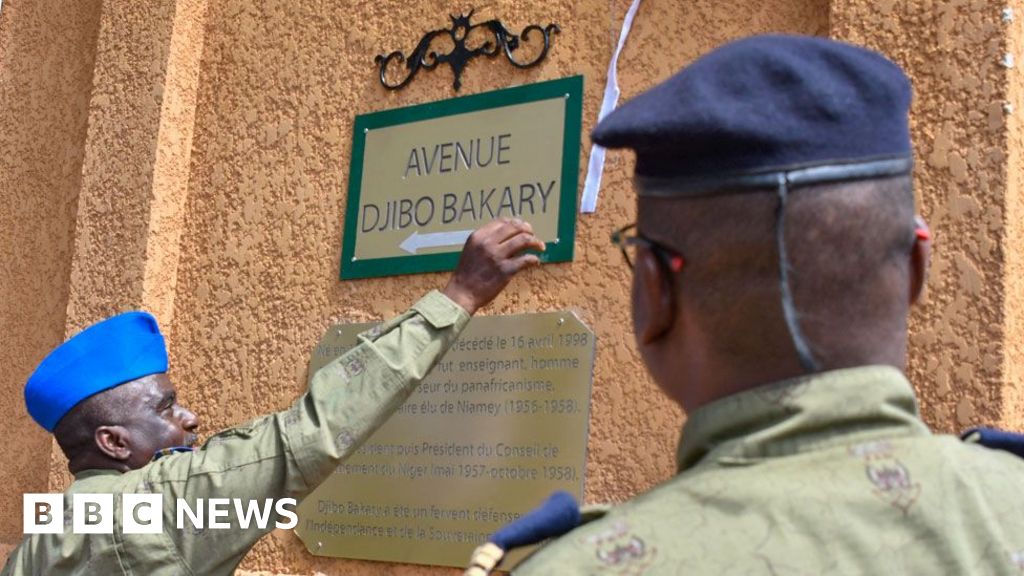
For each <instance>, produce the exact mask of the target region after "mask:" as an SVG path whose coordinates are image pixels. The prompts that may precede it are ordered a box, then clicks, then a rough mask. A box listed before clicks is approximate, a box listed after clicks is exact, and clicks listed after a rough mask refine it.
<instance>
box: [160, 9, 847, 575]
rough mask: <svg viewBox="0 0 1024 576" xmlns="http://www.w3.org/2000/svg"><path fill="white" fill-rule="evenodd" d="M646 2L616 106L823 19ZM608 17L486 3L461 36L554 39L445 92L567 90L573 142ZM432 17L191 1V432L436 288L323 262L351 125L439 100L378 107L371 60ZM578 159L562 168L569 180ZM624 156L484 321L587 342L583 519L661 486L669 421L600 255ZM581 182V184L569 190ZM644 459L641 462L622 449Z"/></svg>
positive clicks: (186, 301) (186, 334)
mask: <svg viewBox="0 0 1024 576" xmlns="http://www.w3.org/2000/svg"><path fill="white" fill-rule="evenodd" d="M748 4H749V3H744V2H695V3H692V5H688V6H687V8H686V9H684V10H681V9H680V7H679V4H678V3H676V2H672V1H669V0H646V1H645V2H644V3H643V5H642V7H641V10H640V13H639V15H638V16H637V20H636V24H635V28H634V31H633V35H632V37H631V38H630V42H629V45H628V47H627V49H626V51H625V52H624V54H623V56H622V60H621V61H620V83H621V86H622V89H623V97H629V96H631V95H633V94H636V93H638V92H639V91H640V90H642V89H643V88H645V87H648V86H650V85H652V84H653V83H655V82H657V81H658V80H660V79H663V78H665V77H667V76H668V75H670V74H671V73H673V72H674V71H675V70H677V69H678V68H679V67H681V66H682V65H683V64H684V63H686V62H688V61H690V60H692V59H693V58H695V57H697V56H698V55H699V54H701V53H703V52H706V51H707V50H709V49H710V48H712V47H714V46H716V45H718V44H720V43H722V42H725V41H727V40H729V39H731V38H734V37H738V36H742V35H745V34H750V33H754V32H760V31H768V30H779V31H790V32H804V33H824V32H825V31H826V30H827V26H828V25H827V6H826V5H825V4H824V3H823V2H792V1H790V2H767V3H763V4H761V5H759V6H758V7H757V8H755V9H753V10H751V8H750V7H749V5H748ZM627 7H628V3H627V2H625V1H616V2H608V1H605V0H598V1H590V2H578V3H576V2H568V1H565V2H554V3H549V2H544V3H541V2H511V1H507V2H496V3H492V4H490V5H488V6H487V7H485V8H483V9H481V11H480V12H479V13H478V14H477V18H479V20H485V19H488V18H492V17H496V18H501V19H502V21H503V22H505V23H506V24H507V25H509V27H510V28H514V29H517V30H518V29H521V28H522V27H523V26H525V25H527V24H530V23H541V24H547V23H548V22H557V23H559V24H560V25H561V26H562V29H563V31H562V33H561V34H559V35H557V36H556V37H555V39H554V45H553V49H552V52H551V55H550V60H549V61H547V62H546V63H545V64H544V65H543V66H541V67H538V68H535V69H531V70H527V71H517V70H514V69H512V68H511V67H510V66H509V65H508V64H507V63H503V62H501V61H499V60H494V61H477V62H473V63H472V64H470V66H469V67H468V68H467V70H466V72H465V74H464V75H463V83H464V86H463V89H462V91H461V92H460V94H471V93H475V92H480V91H484V90H490V89H495V88H502V87H506V86H509V85H513V84H521V83H528V82H535V81H539V80H546V79H551V78H558V77H562V76H569V75H573V74H579V73H582V74H584V75H585V77H586V103H585V112H584V117H585V127H584V129H585V131H589V129H590V128H591V126H592V124H593V121H594V119H595V118H596V116H597V110H598V107H599V106H600V98H601V93H602V91H603V85H604V74H605V69H606V67H607V63H608V60H609V58H610V57H611V53H612V49H613V48H614V43H615V40H616V38H617V35H618V29H619V26H620V25H621V22H622V19H623V16H624V14H625V10H626V8H627ZM450 9H451V8H450V6H449V5H448V4H447V3H442V2H424V3H401V2H378V3H374V4H372V5H371V4H363V5H356V6H353V5H351V4H347V3H343V2H340V1H338V2H326V3H325V2H288V3H274V2H271V3H264V4H260V5H253V4H251V3H249V2H241V1H238V2H231V1H225V2H217V3H211V5H210V7H209V12H208V14H207V23H206V26H207V28H206V39H205V42H206V47H205V53H204V56H203V61H202V70H201V78H200V89H199V96H198V103H197V110H196V113H195V119H196V129H195V140H194V148H193V152H192V173H191V181H190V183H189V195H188V200H187V202H186V206H185V218H184V220H185V224H184V231H183V233H182V237H181V257H180V265H179V266H180V268H179V274H178V281H177V287H176V290H177V298H176V300H175V310H176V312H175V319H174V343H173V346H172V350H171V352H172V357H173V359H172V365H173V368H172V375H173V377H174V378H175V380H176V381H177V383H178V386H179V388H180V389H181V390H182V392H183V396H184V397H185V398H186V400H187V401H188V402H189V404H190V405H191V406H193V407H195V408H196V409H197V411H198V412H199V414H200V415H201V416H202V417H203V418H204V420H205V428H206V429H207V430H216V429H219V428H221V427H223V426H227V425H231V424H235V423H238V422H240V421H244V420H247V419H249V418H252V417H254V416H256V415H258V414H262V413H264V412H267V411H270V410H275V409H280V408H282V407H284V406H285V405H286V404H287V403H288V402H289V401H290V400H291V399H292V398H294V397H295V396H296V395H297V394H299V393H300V392H301V390H302V389H303V387H304V379H305V366H306V362H307V360H308V357H309V354H310V353H311V350H312V347H313V345H314V344H315V342H316V341H317V339H318V338H319V337H320V335H321V334H322V332H323V330H324V329H325V328H326V327H327V326H328V325H329V324H331V323H333V322H355V321H363V320H368V319H380V318H384V317H387V316H390V315H393V314H396V313H398V312H401V311H402V310H403V309H404V308H405V306H407V305H408V304H410V303H411V302H412V301H414V300H415V299H416V298H418V297H419V296H420V295H421V294H423V293H424V292H426V291H427V290H429V289H431V288H435V287H440V286H441V285H443V282H444V279H445V278H446V275H445V274H427V275H418V276H405V277H393V278H382V279H371V280H363V281H347V282H339V280H338V279H337V276H338V255H339V253H340V246H341V232H342V214H343V210H344V207H345V189H346V185H347V178H348V160H349V155H350V141H351V130H352V122H353V119H354V116H355V115H356V114H359V113H365V112H372V111H376V110H381V109H385V108H393V107H397V106H403V105H409V104H414V103H420V102H425V101H430V100H435V99H440V98H446V97H450V96H453V95H455V94H454V93H453V91H452V89H451V75H450V72H449V71H448V70H447V69H443V68H442V69H440V70H439V71H437V72H433V73H421V74H420V76H419V77H417V78H416V80H415V81H414V82H413V83H412V84H411V85H410V86H409V88H408V89H406V90H402V91H398V92H387V91H385V90H384V89H383V88H382V87H381V86H380V85H379V84H378V82H377V79H376V75H375V69H374V67H373V56H374V55H376V54H378V53H381V52H386V51H390V50H393V49H405V50H409V49H411V48H412V46H414V45H415V42H416V41H417V40H418V39H419V38H420V37H421V36H422V35H423V34H424V33H425V32H426V31H428V30H432V29H435V28H439V27H443V26H445V25H446V24H447V23H448V19H447V14H448V10H450ZM588 151H589V143H588V144H587V145H585V146H584V149H583V150H581V166H582V165H585V161H586V156H585V155H586V153H587V152H588ZM630 164H631V158H630V157H629V156H628V155H613V156H612V157H611V159H610V162H609V166H608V171H607V173H606V176H605V186H604V191H603V196H602V198H601V203H600V209H599V212H598V213H597V214H596V215H594V216H585V217H581V218H580V219H579V228H578V233H577V240H576V249H577V255H576V260H575V262H573V263H571V264H558V265H548V266H544V267H543V268H541V269H538V270H534V271H531V272H529V273H527V274H525V275H524V276H523V277H521V278H518V279H517V280H516V281H515V284H514V285H513V287H512V289H511V290H508V291H507V292H506V293H505V294H504V295H502V296H501V297H499V299H498V300H497V302H496V303H495V304H494V305H493V306H492V307H491V308H490V309H488V310H487V312H486V313H489V314H505V313H519V312H524V311H545V310H556V309H564V308H571V309H575V310H576V311H577V312H578V313H579V315H580V316H581V318H583V319H584V321H585V322H587V323H588V324H589V325H590V327H591V328H592V329H593V330H594V331H595V332H596V333H597V335H598V338H599V349H598V358H597V367H596V370H595V377H594V387H593V390H594V397H593V416H592V422H591V439H590V452H589V458H588V466H587V473H588V476H587V493H586V498H587V500H588V501H592V502H593V501H609V500H610V501H617V500H623V499H625V498H627V497H629V496H630V495H632V494H634V493H636V492H639V491H642V490H644V489H646V488H648V487H650V486H651V485H653V484H654V483H656V482H658V481H660V480H662V479H664V478H666V477H668V476H669V475H670V474H671V471H672V468H673V454H674V447H675V443H676V440H677V437H678V428H679V425H680V423H681V415H680V414H679V412H678V411H677V410H675V409H674V408H673V407H671V406H670V405H669V403H668V402H667V401H666V400H665V399H664V398H663V397H662V396H661V395H660V393H658V392H657V391H656V390H655V388H654V387H653V386H652V385H651V384H650V383H649V382H648V380H647V378H646V375H645V374H644V371H643V368H642V365H641V364H640V361H639V359H638V357H637V355H636V352H635V349H634V346H633V342H632V335H631V333H630V332H629V331H628V330H626V329H625V327H628V326H629V325H630V317H629V311H628V304H627V303H628V298H627V296H628V289H629V276H628V271H627V269H626V267H625V266H624V264H623V262H622V261H621V257H620V256H619V254H618V253H617V251H616V250H615V249H614V248H612V247H611V245H610V244H609V242H608V237H609V235H610V233H611V231H612V230H613V229H614V228H616V227H618V226H620V225H622V224H625V223H627V222H629V221H631V220H632V219H633V214H634V206H633V203H634V200H633V196H632V194H631V192H630V188H629V177H628V174H629V173H630V171H631V169H630V167H629V165H630ZM581 181H582V178H581ZM642 447H646V448H642ZM244 566H246V567H248V568H251V569H257V568H258V569H262V570H271V571H280V572H293V573H302V574H308V573H311V572H314V571H318V570H319V571H322V572H324V573H327V574H336V573H359V574H423V573H439V572H445V571H444V570H440V569H432V568H421V567H402V566H389V565H385V564H379V563H367V562H352V561H342V560H333V559H323V558H315V557H312V556H309V555H308V554H307V553H306V552H305V549H304V547H302V546H301V544H300V543H299V542H298V541H297V539H296V538H295V537H294V536H293V535H291V534H281V533H279V534H275V535H274V536H272V537H270V538H267V539H265V541H264V542H262V543H261V544H260V545H259V546H258V547H257V548H256V549H255V550H254V552H253V553H252V554H250V556H249V558H248V559H247V561H246V562H245V564H244Z"/></svg>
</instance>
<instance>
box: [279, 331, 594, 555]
mask: <svg viewBox="0 0 1024 576" xmlns="http://www.w3.org/2000/svg"><path fill="white" fill-rule="evenodd" d="M372 326H373V325H372V324H347V325H341V326H336V327H334V328H331V329H330V330H328V332H327V334H326V335H325V336H324V337H323V339H321V341H320V343H319V344H318V345H317V348H316V350H315V351H314V354H313V358H312V360H311V361H310V366H309V371H310V374H311V375H312V374H314V373H315V371H316V370H317V369H318V368H320V367H321V366H324V365H325V364H327V363H328V362H330V361H331V360H334V359H335V358H337V357H338V356H340V355H341V354H343V353H344V352H345V351H347V350H348V349H350V348H351V347H352V346H354V345H355V343H356V336H357V334H358V333H360V332H362V331H364V330H367V329H369V328H370V327H372ZM594 350H595V342H594V335H593V333H592V332H591V331H590V329H589V328H587V327H586V326H585V325H584V324H582V323H581V322H580V321H579V320H578V319H577V318H576V316H574V315H573V314H572V313H568V312H551V313H542V314H522V315H515V316H481V317H477V318H474V319H473V320H472V321H471V322H470V324H469V326H468V327H467V328H466V330H465V331H464V332H463V334H462V336H461V337H460V338H459V339H458V340H457V341H456V342H455V344H454V345H453V346H452V348H451V349H450V350H449V352H448V354H447V355H446V356H445V357H444V358H442V359H441V361H440V362H439V363H438V365H437V366H436V367H435V368H434V370H433V371H432V372H431V373H430V375H429V376H428V377H427V378H426V380H425V381H424V382H423V383H422V384H421V385H420V387H419V388H418V389H417V390H416V392H414V393H413V395H412V396H411V397H410V398H409V400H408V401H406V403H405V404H403V405H402V407H401V408H400V409H399V410H398V412H397V413H395V415H393V416H392V417H391V419H389V420H388V421H387V422H386V423H385V424H384V425H383V426H382V427H381V428H380V429H379V430H377V432H376V433H375V434H374V435H373V436H371V437H370V438H369V439H368V440H367V442H366V443H365V444H364V445H363V446H362V447H360V448H359V450H358V451H357V452H356V453H355V454H354V455H353V456H352V457H351V458H349V459H348V460H346V461H345V462H343V463H342V464H341V466H340V467H339V468H338V469H337V471H336V472H335V473H334V474H333V475H332V476H331V477H330V478H328V479H327V480H326V481H325V482H324V483H323V484H321V485H320V487H318V488H317V489H316V490H314V491H313V492H312V493H311V494H310V495H309V496H307V497H306V499H305V500H303V502H302V503H301V504H300V505H299V508H298V514H299V525H298V527H297V528H296V532H297V534H298V536H299V538H301V539H302V541H303V543H305V545H306V547H307V548H308V549H309V551H310V552H311V553H313V554H317V555H322V556H334V557H342V558H360V559H367V560H380V561H387V562H408V563H414V564H433V565H446V566H465V563H466V562H467V561H468V559H469V556H470V553H471V552H472V550H473V548H474V547H476V546H477V545H478V544H480V543H482V542H484V541H485V539H486V538H487V536H488V535H490V534H491V533H493V532H494V531H496V530H497V529H498V528H500V527H501V526H503V525H505V524H507V523H508V522H510V521H512V520H514V519H515V518H517V517H519V516H520V515H522V514H524V513H525V512H528V511H529V510H531V509H532V508H534V507H535V506H536V505H538V504H540V503H541V502H542V501H543V500H544V499H545V498H547V496H548V495H550V494H551V492H553V491H555V490H566V491H568V492H569V493H571V494H573V495H575V496H576V498H577V499H578V500H580V501H582V496H583V480H584V466H585V462H586V445H587V426H588V422H589V419H590V385H591V380H592V375H593V366H594ZM527 552H528V550H523V551H517V552H516V553H514V554H513V555H511V557H510V559H509V560H507V561H506V562H507V564H506V565H510V566H511V565H514V563H515V562H517V561H518V560H519V559H520V558H521V557H522V556H523V554H525V553H527Z"/></svg>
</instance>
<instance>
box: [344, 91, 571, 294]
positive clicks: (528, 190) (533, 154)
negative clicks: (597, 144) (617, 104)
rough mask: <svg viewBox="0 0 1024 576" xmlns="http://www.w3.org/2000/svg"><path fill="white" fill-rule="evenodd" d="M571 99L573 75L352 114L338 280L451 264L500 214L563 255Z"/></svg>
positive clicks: (550, 252)
mask: <svg viewBox="0 0 1024 576" xmlns="http://www.w3.org/2000/svg"><path fill="white" fill-rule="evenodd" d="M582 105H583V77H582V76H574V77H571V78H563V79H561V80H553V81H550V82H541V83H538V84H531V85H528V86H519V87H516V88H508V89H505V90H497V91H494V92H487V93H484V94H476V95H473V96H466V97H462V98H453V99H451V100H442V101H439V102H431V103H428V104H422V105H418V106H410V107H408V108H398V109H395V110H385V111H382V112H375V113H373V114H364V115H361V116H357V117H356V121H355V133H354V135H353V144H352V163H351V174H350V177H349V187H348V208H347V210H346V214H345V233H344V239H343V243H342V251H341V254H342V259H341V278H342V279H354V278H369V277H374V276H391V275H395V274H410V273H417V272H435V271H439V270H451V269H453V268H455V265H456V263H457V262H458V258H459V252H460V251H461V250H462V245H463V244H464V243H465V240H466V238H467V237H468V236H469V234H470V233H471V232H472V231H473V230H475V229H476V228H479V227H480V226H482V225H483V224H486V223H487V222H489V221H491V220H493V219H494V218H498V217H502V216H509V217H511V216H515V217H519V218H522V219H524V220H526V221H528V222H530V223H531V224H532V225H533V227H534V230H535V232H536V233H537V236H538V237H539V238H540V239H541V240H543V241H544V242H545V243H547V252H546V253H545V254H544V255H543V256H542V261H545V262H565V261H569V260H572V255H573V244H574V240H575V236H576V186H577V183H578V177H579V150H580V127H581V119H582V114H583V106H582Z"/></svg>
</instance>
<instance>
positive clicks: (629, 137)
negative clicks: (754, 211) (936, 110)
mask: <svg viewBox="0 0 1024 576" xmlns="http://www.w3.org/2000/svg"><path fill="white" fill-rule="evenodd" d="M910 99H911V91H910V82H909V81H908V80H907V77H906V75H905V74H904V73H903V71H902V70H900V68H899V67H898V66H897V65H895V64H893V63H892V62H891V61H889V60H887V59H886V58H885V57H883V56H881V55H880V54H877V53H875V52H872V51H870V50H865V49H864V48H859V47H857V46H853V45H850V44H845V43H841V42H836V41H833V40H827V39H824V38H814V37H803V36H777V35H774V36H755V37H751V38H746V39H743V40H739V41H736V42H732V43H730V44H727V45H725V46H723V47H721V48H719V49H717V50H715V51H713V52H711V53H709V54H707V55H705V56H703V57H702V58H700V59H698V60H697V61H695V62H693V63H692V64H691V65H689V66H687V67H686V68H685V69H683V70H682V71H681V72H679V73H677V74H676V75H675V76H673V77H671V78H669V79H668V80H666V81H665V82H663V83H661V84H659V85H658V86H655V87H654V88H652V89H651V90H649V91H647V92H645V93H643V94H641V95H639V96H637V97H636V98H633V99H632V100H630V101H629V102H627V103H625V104H624V105H623V106H622V107H620V108H619V109H617V110H615V111H614V112H612V113H611V114H609V115H608V116H607V117H606V118H605V119H604V120H603V121H601V122H600V124H599V125H598V126H597V128H595V130H594V132H593V134H592V137H593V140H594V142H596V143H597V144H600V145H602V146H605V147H608V148H632V149H634V150H636V154H637V163H636V173H637V175H638V176H648V177H655V178H672V179H683V180H685V179H694V180H700V179H702V178H707V177H711V176H715V177H717V176H720V175H723V174H738V175H742V174H757V173H765V172H783V171H790V170H797V169H805V168H808V167H814V166H823V165H843V164H851V163H857V162H868V161H877V160H886V159H892V158H909V157H910V156H911V146H910V130H909V126H908V112H909V108H910Z"/></svg>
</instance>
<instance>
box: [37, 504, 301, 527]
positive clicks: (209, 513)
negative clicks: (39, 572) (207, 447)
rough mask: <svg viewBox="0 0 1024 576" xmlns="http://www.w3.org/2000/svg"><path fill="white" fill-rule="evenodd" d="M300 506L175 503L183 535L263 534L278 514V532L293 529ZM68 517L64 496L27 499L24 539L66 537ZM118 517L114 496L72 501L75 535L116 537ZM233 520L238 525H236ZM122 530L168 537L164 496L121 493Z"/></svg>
mask: <svg viewBox="0 0 1024 576" xmlns="http://www.w3.org/2000/svg"><path fill="white" fill-rule="evenodd" d="M295 507H296V501H295V499H294V498H281V499H279V500H272V499H270V498H267V499H265V500H243V499H241V498H209V499H206V500H204V499H203V498H197V499H196V501H195V505H194V506H193V505H190V504H189V503H188V501H187V500H185V499H183V498H178V499H177V500H176V501H175V514H174V516H175V520H176V522H175V524H176V528H177V529H178V530H185V529H186V528H188V529H193V530H204V529H212V530H224V529H229V528H233V527H235V526H236V525H237V526H238V527H239V528H242V529H248V528H249V527H250V526H252V525H255V526H256V527H257V528H259V529H260V530H265V529H267V527H268V526H269V525H270V520H271V518H272V517H275V515H274V513H276V518H277V519H276V520H275V521H274V528H282V529H285V530H290V529H292V528H295V526H296V525H298V523H299V517H298V516H297V515H296V514H295ZM64 513H65V508H64V494H25V495H24V499H23V514H24V532H25V534H63V533H64V531H65V530H66V527H67V525H66V523H65V517H64ZM232 513H233V516H232ZM116 514H117V512H116V509H115V507H114V495H113V494H74V495H72V500H71V532H72V533H73V534H112V533H113V532H114V516H115V515H116ZM232 518H234V520H236V521H237V524H235V523H233V522H232V521H231V520H232ZM121 526H122V529H123V530H124V533H125V534H159V533H161V532H163V529H164V496H163V494H122V495H121Z"/></svg>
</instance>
